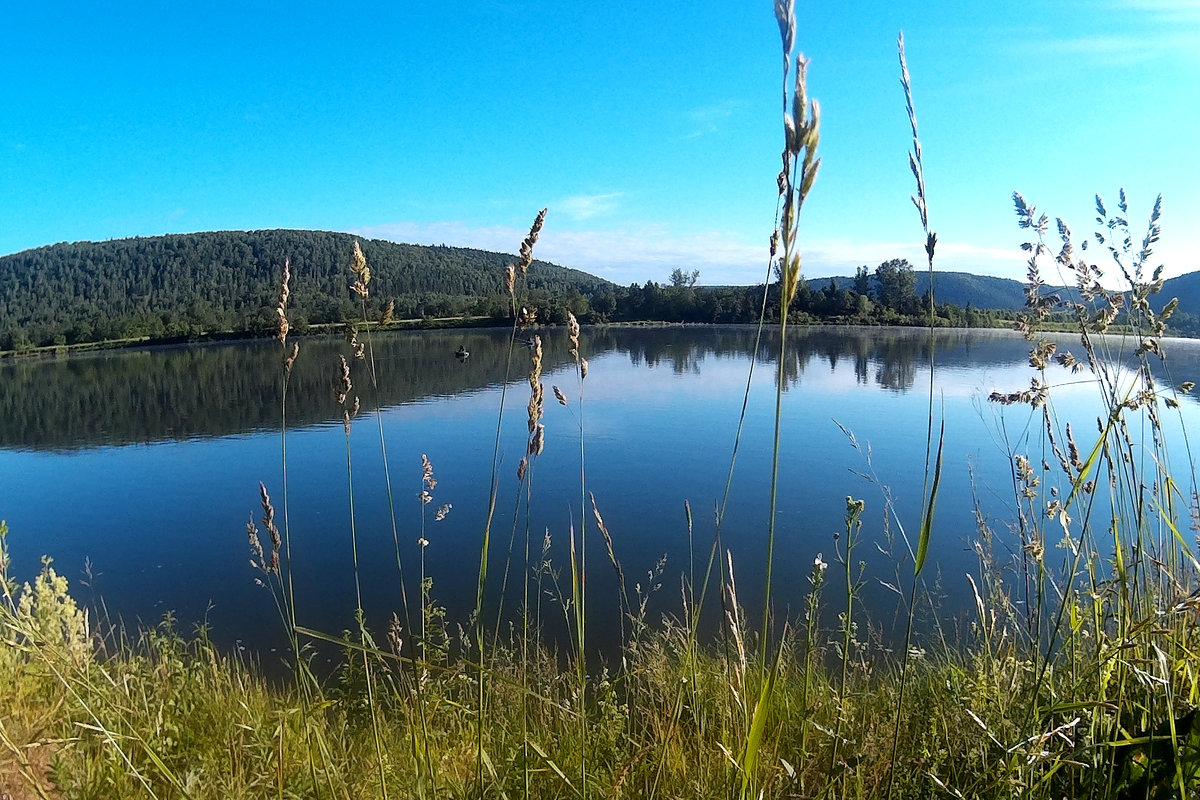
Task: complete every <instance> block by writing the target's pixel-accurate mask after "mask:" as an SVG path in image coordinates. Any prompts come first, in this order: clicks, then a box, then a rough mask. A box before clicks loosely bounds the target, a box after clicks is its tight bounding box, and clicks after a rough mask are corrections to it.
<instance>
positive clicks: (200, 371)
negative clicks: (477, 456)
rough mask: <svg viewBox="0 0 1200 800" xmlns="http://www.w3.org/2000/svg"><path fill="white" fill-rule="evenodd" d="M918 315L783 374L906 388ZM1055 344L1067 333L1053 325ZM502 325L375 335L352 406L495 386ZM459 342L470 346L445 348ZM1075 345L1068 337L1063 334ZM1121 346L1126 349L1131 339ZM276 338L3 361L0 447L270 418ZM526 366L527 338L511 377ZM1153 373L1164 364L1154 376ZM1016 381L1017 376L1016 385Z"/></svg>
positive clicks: (698, 344)
mask: <svg viewBox="0 0 1200 800" xmlns="http://www.w3.org/2000/svg"><path fill="white" fill-rule="evenodd" d="M926 335H927V332H926V331H924V330H920V329H879V328H798V329H794V331H793V332H792V333H790V334H789V337H788V338H789V340H790V342H789V345H790V346H789V350H788V358H787V362H786V363H785V365H784V379H785V388H790V387H793V386H796V385H798V384H800V383H802V377H803V374H804V372H805V371H806V370H810V369H815V368H818V367H819V366H821V367H825V368H827V369H830V370H833V369H839V368H841V365H842V364H843V363H845V364H847V365H850V364H852V365H853V369H854V374H855V377H856V379H857V381H858V382H859V383H862V384H877V385H879V386H881V387H883V388H886V389H890V390H893V391H898V392H904V391H908V390H909V389H911V388H912V387H913V385H914V383H915V380H916V375H917V373H918V371H919V370H921V369H922V368H926V367H927V365H928V360H929V351H928V343H927V341H926ZM542 337H543V340H544V348H545V356H544V358H545V365H544V369H545V371H546V372H550V371H551V370H553V369H556V368H558V367H560V366H563V365H565V364H566V363H568V361H569V360H570V356H569V355H568V353H567V343H566V333H565V330H563V329H550V330H546V331H543V332H542ZM936 337H937V338H936V341H937V351H936V363H937V368H938V369H939V370H945V369H955V368H966V367H977V366H979V365H980V364H989V363H990V364H1005V365H1013V364H1018V365H1019V364H1023V363H1025V361H1026V359H1027V357H1028V352H1029V344H1028V343H1027V342H1025V341H1024V340H1023V339H1022V338H1021V337H1020V336H1017V335H1015V334H1012V333H1011V332H1006V331H938V332H937V333H936ZM584 339H585V341H584V343H583V351H584V355H585V356H586V357H589V358H591V357H595V356H598V355H600V354H602V353H605V352H618V353H622V354H625V355H627V356H628V357H629V358H630V360H631V361H632V362H633V364H635V365H641V364H646V365H649V366H656V367H657V366H669V367H670V368H671V369H672V370H673V371H675V372H676V373H679V374H688V373H690V374H699V373H701V372H702V371H703V366H704V362H705V359H707V358H734V359H746V358H749V356H750V354H751V353H752V352H754V344H755V329H754V328H753V327H750V326H745V327H743V326H727V327H707V326H697V327H692V326H689V327H661V328H658V327H656V328H624V327H618V328H593V329H588V330H586V331H585V334H584ZM299 341H300V348H301V352H300V357H299V358H298V359H297V361H296V365H295V368H294V370H293V373H292V379H291V381H292V382H291V387H290V389H289V395H288V424H289V427H303V426H306V425H313V424H317V423H320V422H323V421H327V420H336V419H338V418H339V417H340V411H339V410H338V408H337V407H336V405H335V403H334V399H333V384H334V380H335V377H336V375H337V369H338V364H337V354H338V353H343V354H345V353H346V352H348V350H347V346H346V345H345V343H344V342H343V341H342V340H340V339H330V338H326V339H301V340H299ZM1061 341H1062V345H1063V346H1072V345H1077V344H1078V340H1077V339H1076V338H1073V337H1069V336H1064V337H1062V339H1061ZM507 342H508V331H506V330H467V331H422V332H408V333H393V334H386V335H383V336H378V337H376V341H375V355H376V361H377V364H378V375H379V382H380V386H379V391H378V393H376V392H375V390H374V389H373V388H372V387H371V386H370V380H369V379H368V377H367V373H366V371H365V368H364V366H363V365H362V364H361V363H357V364H355V365H354V367H353V369H354V383H355V389H354V393H356V394H358V395H359V397H360V398H361V401H362V405H363V408H364V409H366V410H370V409H373V408H375V407H376V406H377V405H380V404H382V405H383V406H385V407H386V406H393V405H399V404H402V403H410V402H416V401H420V400H422V399H426V398H429V397H438V396H451V395H457V394H462V393H464V392H472V391H479V390H482V389H485V388H487V387H489V386H497V385H499V384H500V383H501V382H502V381H503V379H504V370H505V360H506V356H507ZM460 344H461V345H464V346H465V347H466V348H467V350H469V351H470V353H471V356H470V358H469V359H468V360H467V361H466V362H465V363H460V362H459V361H458V360H457V359H455V358H454V351H455V350H456V349H457V348H458V346H459V345H460ZM1191 345H1192V343H1190V342H1182V343H1181V342H1170V343H1169V344H1168V350H1167V352H1168V357H1169V358H1170V359H1171V362H1172V363H1173V365H1174V373H1175V376H1174V382H1179V381H1182V380H1195V379H1196V376H1197V375H1200V347H1197V346H1191ZM1073 349H1075V350H1078V349H1079V348H1078V347H1077V346H1076V347H1073ZM1127 350H1132V345H1130V346H1129V347H1128V348H1127ZM777 353H778V333H777V332H776V331H775V330H767V331H764V333H763V338H762V341H761V342H760V343H759V347H758V359H759V361H760V362H763V363H770V364H774V363H776V359H777ZM280 361H281V350H280V348H279V346H278V344H276V343H274V342H252V343H240V344H233V345H203V346H194V347H178V348H159V349H146V350H137V351H133V352H129V351H124V352H113V353H102V354H94V355H82V356H73V357H67V358H60V359H54V360H49V359H42V360H28V361H17V362H9V363H5V364H0V447H6V448H20V449H33V450H71V449H76V448H84V447H94V446H103V445H120V444H130V443H148V442H155V441H161V440H171V439H185V438H191V437H197V436H199V437H207V436H225V435H231V434H240V433H246V432H250V431H255V430H274V429H277V428H278V426H279V381H280V374H281V369H280ZM527 369H528V362H527V360H526V358H525V357H524V351H520V352H519V353H518V355H517V357H516V358H515V359H514V361H513V365H512V374H511V379H512V380H514V381H520V380H522V376H523V375H524V374H525V372H526V370H527ZM1160 380H1161V378H1160ZM1013 388H1014V389H1015V388H1020V387H1013Z"/></svg>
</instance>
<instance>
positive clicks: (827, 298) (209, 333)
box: [0, 230, 1200, 351]
mask: <svg viewBox="0 0 1200 800" xmlns="http://www.w3.org/2000/svg"><path fill="white" fill-rule="evenodd" d="M356 238H357V237H354V236H352V235H350V234H346V233H332V232H328V231H295V230H267V231H248V232H247V231H222V232H211V233H193V234H178V235H169V236H156V237H148V238H135V239H119V240H113V241H108V242H77V243H64V244H55V245H49V246H46V247H39V248H36V249H33V250H26V251H23V252H20V253H16V254H13V255H9V256H4V257H0V351H22V350H30V349H33V348H35V347H51V346H62V345H70V344H81V343H87V342H100V341H112V340H125V339H135V340H141V341H145V340H168V341H169V340H175V341H186V340H194V339H201V338H211V337H219V336H222V335H233V334H251V335H266V334H269V333H270V332H272V331H274V329H275V326H276V319H277V318H276V315H275V304H276V302H277V299H278V292H279V280H280V277H281V275H282V273H283V264H284V261H285V260H287V261H290V263H291V272H292V280H291V298H290V301H289V306H290V314H289V316H290V318H291V321H292V327H293V330H294V331H296V332H297V333H304V332H305V331H306V329H307V328H309V327H310V326H312V325H320V324H330V323H341V322H346V321H350V320H355V319H359V318H361V316H362V310H361V308H360V306H359V305H358V304H357V302H356V300H357V298H356V297H354V295H353V294H352V293H351V292H350V291H349V284H350V282H351V277H352V276H351V274H350V272H349V269H348V265H349V263H350V254H351V251H352V248H353V243H354V241H355V240H356ZM359 241H360V242H361V245H362V249H363V252H364V254H365V255H366V258H367V261H368V263H369V264H370V266H371V271H372V276H373V282H372V284H371V288H372V293H371V297H370V298H369V300H368V307H367V313H368V316H370V317H372V318H376V317H378V316H379V315H380V314H381V312H382V309H383V307H384V306H385V305H387V304H388V303H389V302H391V303H394V304H395V318H396V319H398V320H415V321H416V322H417V324H426V325H428V324H432V323H433V321H435V320H446V319H450V320H457V319H462V318H472V319H474V320H477V321H478V320H482V321H484V322H488V321H493V320H494V321H497V322H499V321H503V320H507V319H509V314H510V309H509V300H508V297H507V294H506V291H505V288H504V286H503V275H504V268H505V266H507V265H508V264H510V263H511V262H512V260H513V257H512V256H509V255H505V254H502V253H490V252H486V251H482V250H472V249H467V248H460V247H447V246H445V245H441V246H426V245H409V244H396V243H393V242H386V241H382V240H359ZM698 278H699V273H698V271H695V270H692V271H690V272H689V271H685V270H683V269H676V270H674V271H673V272H672V273H671V274H670V275H669V276H668V279H667V280H666V281H664V282H663V283H658V282H656V281H647V282H646V283H644V284H637V283H634V284H631V285H629V286H618V285H616V284H613V283H610V282H609V281H606V280H604V279H602V278H598V277H596V276H594V275H590V274H588V273H586V272H581V271H579V270H574V269H568V268H565V267H560V266H557V265H554V264H549V263H546V262H543V261H535V262H534V263H533V266H532V268H531V269H530V271H529V275H528V283H527V286H525V287H523V288H522V294H521V296H522V302H523V303H525V304H527V305H529V306H530V307H532V308H534V309H536V310H537V314H538V319H539V321H541V322H545V323H552V324H553V323H562V322H564V321H565V320H566V316H567V312H568V311H570V312H572V313H574V314H575V316H576V317H578V318H579V319H580V320H581V321H584V322H593V323H595V322H634V321H660V322H697V323H740V322H754V321H757V320H758V318H759V313H760V311H761V310H762V308H763V302H764V287H763V286H762V285H761V284H760V285H758V286H698V285H696V284H697V280H698ZM937 280H938V284H937V287H936V289H937V293H936V298H935V299H936V300H937V301H938V304H937V320H936V322H937V324H939V325H944V326H955V327H992V326H996V325H1004V324H1007V323H1009V322H1010V321H1011V320H1012V318H1013V317H1014V315H1015V313H1016V311H1017V310H1018V309H1019V308H1021V306H1022V305H1023V302H1024V287H1023V285H1022V284H1020V283H1018V282H1017V281H1015V280H1009V279H1002V278H990V277H983V276H977V275H970V274H967V273H957V272H946V273H938V276H937ZM1176 289H1178V290H1179V291H1178V292H1177V294H1178V295H1179V296H1180V300H1181V304H1180V306H1181V307H1180V311H1179V312H1178V313H1176V315H1175V317H1174V318H1173V319H1172V332H1173V333H1175V334H1180V335H1200V315H1197V314H1196V313H1195V311H1196V310H1197V309H1198V305H1197V303H1196V302H1194V300H1195V298H1197V297H1200V274H1198V273H1193V274H1190V275H1185V276H1182V277H1180V278H1176V279H1173V280H1171V281H1167V282H1166V284H1165V286H1164V291H1163V293H1162V295H1160V296H1161V297H1163V298H1164V299H1163V301H1162V302H1165V300H1166V298H1169V297H1171V296H1174V295H1173V294H1172V291H1173V290H1176ZM927 290H928V276H927V275H926V274H924V273H922V272H920V271H917V270H915V269H914V268H913V267H912V265H910V264H909V263H908V262H907V261H904V260H901V259H892V260H889V261H885V262H883V263H882V264H879V265H878V266H877V267H875V268H874V269H869V268H868V267H866V266H865V265H864V266H862V267H859V268H858V270H857V272H856V274H855V275H854V276H853V277H847V278H818V279H814V280H812V281H809V282H808V283H807V284H802V285H801V287H800V290H799V292H798V296H797V297H796V299H795V301H794V302H793V303H792V306H791V310H790V314H791V315H792V318H794V320H795V321H796V322H797V323H801V324H803V323H812V322H835V323H851V324H868V325H910V324H924V323H925V322H926V321H927V319H926V308H927V302H928V300H927V294H926V292H927ZM1047 291H1054V289H1053V288H1052V287H1051V288H1048V289H1047ZM1063 291H1064V292H1065V290H1063ZM765 300H766V309H767V317H768V318H769V319H777V318H778V308H779V302H778V288H777V285H771V286H769V287H766V290H765ZM1159 305H1161V303H1159ZM1064 321H1066V318H1065V317H1064ZM1119 321H1120V320H1118V322H1119Z"/></svg>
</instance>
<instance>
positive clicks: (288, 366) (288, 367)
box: [283, 342, 300, 373]
mask: <svg viewBox="0 0 1200 800" xmlns="http://www.w3.org/2000/svg"><path fill="white" fill-rule="evenodd" d="M298 355H300V345H298V344H296V343H295V342H292V352H291V353H290V354H288V357H287V358H285V359H284V360H283V371H284V372H287V373H290V372H291V371H292V365H293V364H295V363H296V356H298Z"/></svg>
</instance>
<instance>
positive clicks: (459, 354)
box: [454, 344, 471, 361]
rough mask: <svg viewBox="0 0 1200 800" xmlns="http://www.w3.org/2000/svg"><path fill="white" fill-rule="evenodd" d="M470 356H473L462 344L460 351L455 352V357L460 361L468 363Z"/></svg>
mask: <svg viewBox="0 0 1200 800" xmlns="http://www.w3.org/2000/svg"><path fill="white" fill-rule="evenodd" d="M469 355H471V354H470V353H468V352H467V348H466V347H465V346H464V345H461V344H460V345H459V346H458V350H456V351H455V352H454V357H455V358H457V359H458V360H459V361H466V360H467V356H469Z"/></svg>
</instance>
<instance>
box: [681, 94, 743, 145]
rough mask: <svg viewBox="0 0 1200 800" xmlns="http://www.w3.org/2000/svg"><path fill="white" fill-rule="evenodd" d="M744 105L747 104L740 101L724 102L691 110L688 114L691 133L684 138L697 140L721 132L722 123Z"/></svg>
mask: <svg viewBox="0 0 1200 800" xmlns="http://www.w3.org/2000/svg"><path fill="white" fill-rule="evenodd" d="M744 105H745V103H744V102H742V101H740V100H723V101H720V102H716V103H710V104H708V105H704V106H698V107H696V108H693V109H691V110H690V111H688V112H687V114H686V118H687V122H688V128H689V131H688V133H687V134H685V135H684V138H685V139H695V138H697V137H700V136H704V135H706V134H710V133H717V132H718V131H720V130H721V125H722V123H724V122H725V120H727V119H729V118H730V117H732V116H733V115H734V114H735V113H736V112H737V111H738V110H739V109H740V108H742V107H743V106H744Z"/></svg>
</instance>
